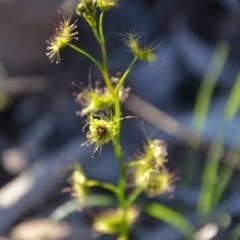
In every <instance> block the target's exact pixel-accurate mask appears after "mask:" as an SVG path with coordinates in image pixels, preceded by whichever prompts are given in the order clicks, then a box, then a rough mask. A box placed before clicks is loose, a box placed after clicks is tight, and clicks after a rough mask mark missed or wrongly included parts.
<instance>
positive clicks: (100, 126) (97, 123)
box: [82, 114, 117, 153]
mask: <svg viewBox="0 0 240 240" xmlns="http://www.w3.org/2000/svg"><path fill="white" fill-rule="evenodd" d="M108 115H109V114H108ZM108 115H90V116H89V122H88V123H87V124H86V125H85V127H86V126H89V130H88V132H87V135H86V137H87V139H88V140H87V141H86V142H85V143H83V144H82V146H83V145H86V146H90V145H92V144H95V146H94V150H93V153H95V152H96V151H97V150H98V149H99V148H100V151H101V147H102V145H104V144H106V143H108V142H109V141H114V137H115V136H116V134H117V129H116V121H114V119H113V118H112V117H111V116H108ZM85 127H84V128H85Z"/></svg>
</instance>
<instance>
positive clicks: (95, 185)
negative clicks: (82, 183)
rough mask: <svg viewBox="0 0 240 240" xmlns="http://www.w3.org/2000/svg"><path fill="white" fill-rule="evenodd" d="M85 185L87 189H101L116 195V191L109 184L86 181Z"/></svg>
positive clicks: (114, 187)
mask: <svg viewBox="0 0 240 240" xmlns="http://www.w3.org/2000/svg"><path fill="white" fill-rule="evenodd" d="M87 184H88V186H89V187H102V188H104V189H106V190H109V191H111V192H113V193H114V194H116V195H117V194H118V189H117V188H116V186H114V185H113V184H111V183H105V182H98V181H96V180H88V182H87Z"/></svg>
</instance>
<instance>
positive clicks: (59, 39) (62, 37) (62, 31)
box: [46, 17, 78, 64]
mask: <svg viewBox="0 0 240 240" xmlns="http://www.w3.org/2000/svg"><path fill="white" fill-rule="evenodd" d="M76 29H77V25H76V21H75V22H73V23H71V17H64V18H63V19H62V20H61V21H60V24H59V27H57V28H56V29H55V33H54V35H53V36H52V37H51V38H50V39H49V40H48V41H47V44H48V46H47V53H46V55H47V56H48V58H49V60H50V62H51V63H53V62H56V63H57V64H58V63H59V62H60V61H61V56H60V50H61V49H62V48H64V47H66V46H67V45H68V43H70V42H71V41H72V40H73V39H76V40H77V39H78V38H77V36H76V35H77V34H78V32H77V30H76Z"/></svg>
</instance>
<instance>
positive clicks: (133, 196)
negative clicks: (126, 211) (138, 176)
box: [127, 187, 143, 206]
mask: <svg viewBox="0 0 240 240" xmlns="http://www.w3.org/2000/svg"><path fill="white" fill-rule="evenodd" d="M142 191H143V189H142V188H141V187H138V188H135V189H134V190H133V192H132V193H131V194H130V195H129V197H128V200H127V203H128V205H129V206H130V205H131V204H132V203H133V202H134V201H135V200H136V199H137V197H138V196H139V195H140V194H141V193H142Z"/></svg>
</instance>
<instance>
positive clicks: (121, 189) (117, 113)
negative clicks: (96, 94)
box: [99, 12, 133, 240]
mask: <svg viewBox="0 0 240 240" xmlns="http://www.w3.org/2000/svg"><path fill="white" fill-rule="evenodd" d="M103 16H104V13H103V12H101V14H100V17H99V40H100V41H99V43H100V47H101V54H102V67H101V73H102V76H103V78H104V81H105V83H106V86H107V88H108V90H109V91H110V93H111V95H112V96H113V99H114V120H115V124H116V129H117V133H116V136H115V138H114V141H113V146H114V152H115V155H116V158H117V161H118V165H119V169H120V177H119V183H118V201H119V205H120V207H121V208H122V209H123V222H122V224H123V225H122V231H121V234H120V238H121V239H122V240H127V239H128V235H129V226H128V223H127V213H128V205H127V199H126V196H125V189H126V168H125V166H124V161H123V156H122V150H121V141H120V132H121V121H120V119H121V108H120V99H119V96H118V94H117V91H116V89H115V88H114V87H113V84H112V82H111V80H110V78H109V74H108V63H107V50H106V45H105V38H104V32H103ZM132 65H133V64H132ZM129 71H130V69H129ZM125 75H126V76H127V73H126V74H125ZM126 76H125V78H126ZM123 81H124V80H123Z"/></svg>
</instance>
